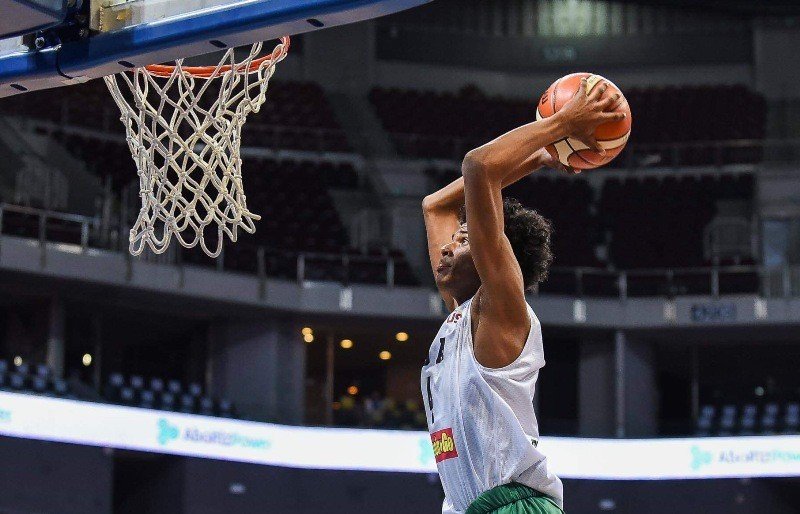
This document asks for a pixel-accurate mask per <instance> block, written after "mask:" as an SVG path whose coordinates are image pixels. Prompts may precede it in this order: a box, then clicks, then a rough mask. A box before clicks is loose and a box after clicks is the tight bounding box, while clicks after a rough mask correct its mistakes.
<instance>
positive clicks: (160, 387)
mask: <svg viewBox="0 0 800 514" xmlns="http://www.w3.org/2000/svg"><path fill="white" fill-rule="evenodd" d="M150 389H152V390H153V391H155V392H157V393H161V392H163V391H164V380H163V379H161V378H158V377H154V378H151V379H150Z"/></svg>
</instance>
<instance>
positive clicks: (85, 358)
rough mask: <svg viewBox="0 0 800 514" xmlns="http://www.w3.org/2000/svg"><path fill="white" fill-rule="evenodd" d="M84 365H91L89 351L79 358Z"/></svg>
mask: <svg viewBox="0 0 800 514" xmlns="http://www.w3.org/2000/svg"><path fill="white" fill-rule="evenodd" d="M81 361H82V362H83V365H84V366H91V365H92V355H91V354H89V353H84V354H83V358H82V359H81Z"/></svg>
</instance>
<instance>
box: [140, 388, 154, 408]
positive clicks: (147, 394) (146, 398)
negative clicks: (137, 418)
mask: <svg viewBox="0 0 800 514" xmlns="http://www.w3.org/2000/svg"><path fill="white" fill-rule="evenodd" d="M155 404H156V395H155V393H154V392H153V391H151V390H150V389H143V390H142V391H141V393H139V406H140V407H142V408H145V409H152V408H153V407H154V406H155Z"/></svg>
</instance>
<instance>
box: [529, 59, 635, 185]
mask: <svg viewBox="0 0 800 514" xmlns="http://www.w3.org/2000/svg"><path fill="white" fill-rule="evenodd" d="M584 77H587V78H588V82H587V87H588V89H589V92H591V91H592V89H594V88H595V87H597V86H599V85H600V83H601V82H603V81H605V82H606V83H607V84H608V89H606V92H605V93H603V98H605V97H606V96H607V95H613V94H614V93H617V92H618V93H619V94H620V95H622V91H620V89H619V88H618V87H617V86H615V85H614V83H613V82H611V81H610V80H608V79H606V78H603V77H601V76H600V75H594V74H592V73H573V74H571V75H566V76H564V77H561V78H560V79H558V80H556V81H555V82H553V84H552V85H551V86H550V87H549V88H547V91H545V92H544V94H543V95H542V98H541V99H540V100H539V105H538V106H537V107H536V119H537V120H541V119H542V118H547V117H550V116H552V115H553V114H555V113H557V112H558V111H559V110H560V109H561V108H562V107H563V106H564V104H566V103H567V102H568V101H569V100H570V99H571V98H572V97H573V96H575V93H577V92H578V88H579V87H580V85H581V79H582V78H584ZM611 110H612V111H615V112H624V113H626V114H627V116H626V117H625V118H623V119H621V120H619V121H611V122H609V123H604V124H602V125H600V126H598V127H597V129H596V130H595V132H594V137H595V139H597V141H598V142H599V143H600V145H601V146H602V147H603V149H604V150H605V151H606V154H605V155H600V154H599V153H597V152H595V151H594V150H589V149H588V148H589V147H587V146H586V145H585V144H583V143H582V142H580V141H578V140H576V139H573V138H570V137H567V138H564V139H560V140H558V141H556V142H555V143H553V144H550V145H547V147H546V148H547V151H548V152H550V155H552V156H553V158H554V159H558V160H559V161H561V163H563V164H565V165H567V166H571V167H573V168H578V169H582V170H589V169H592V168H597V167H600V166H603V165H604V164H607V163H609V162H610V161H611V160H612V159H613V158H614V157H616V156H617V155H619V153H620V152H621V151H622V149H623V148H625V143H627V142H628V137H629V136H630V135H631V108H630V106H629V105H628V101H627V100H626V99H625V96H624V95H622V96H621V97H620V99H619V102H618V103H617V104H616V105H615V106H614V108H613V109H611Z"/></svg>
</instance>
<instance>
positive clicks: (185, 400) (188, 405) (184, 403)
mask: <svg viewBox="0 0 800 514" xmlns="http://www.w3.org/2000/svg"><path fill="white" fill-rule="evenodd" d="M180 411H181V412H187V413H190V414H191V413H193V412H194V411H195V410H194V396H192V395H190V394H183V395H181V406H180Z"/></svg>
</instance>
